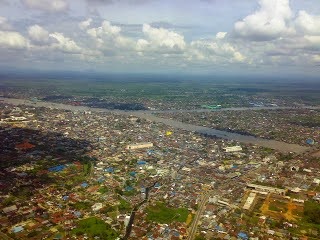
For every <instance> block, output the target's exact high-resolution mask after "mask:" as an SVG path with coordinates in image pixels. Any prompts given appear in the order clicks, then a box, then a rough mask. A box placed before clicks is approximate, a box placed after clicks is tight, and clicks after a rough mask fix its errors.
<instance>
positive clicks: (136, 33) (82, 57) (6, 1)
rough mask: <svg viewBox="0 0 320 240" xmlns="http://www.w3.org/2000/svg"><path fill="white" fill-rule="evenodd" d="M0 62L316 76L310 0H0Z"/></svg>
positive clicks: (319, 22)
mask: <svg viewBox="0 0 320 240" xmlns="http://www.w3.org/2000/svg"><path fill="white" fill-rule="evenodd" d="M0 68H1V69H8V68H9V69H10V68H14V69H31V70H50V71H66V70H67V71H68V70H71V71H84V72H85V71H90V72H92V71H93V72H105V73H110V72H126V73H127V72H142V73H143V72H146V73H184V74H185V73H193V74H194V73H219V74H223V73H226V74H246V73H254V74H261V75H276V74H281V75H286V74H290V75H292V74H299V75H302V76H303V75H306V76H309V75H310V76H317V75H318V74H319V73H320V70H319V69H320V1H318V0H0Z"/></svg>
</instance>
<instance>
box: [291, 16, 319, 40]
mask: <svg viewBox="0 0 320 240" xmlns="http://www.w3.org/2000/svg"><path fill="white" fill-rule="evenodd" d="M296 26H297V29H299V30H300V31H302V33H304V34H309V35H318V34H319V35H320V15H319V16H314V15H310V14H308V13H307V12H306V11H299V14H298V17H297V19H296Z"/></svg>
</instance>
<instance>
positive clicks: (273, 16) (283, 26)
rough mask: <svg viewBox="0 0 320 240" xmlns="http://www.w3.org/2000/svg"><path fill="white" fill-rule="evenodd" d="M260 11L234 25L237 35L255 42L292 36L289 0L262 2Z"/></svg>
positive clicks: (263, 0)
mask: <svg viewBox="0 0 320 240" xmlns="http://www.w3.org/2000/svg"><path fill="white" fill-rule="evenodd" d="M259 4H260V9H259V10H258V11H256V12H254V13H253V14H251V15H248V16H246V17H245V18H244V19H243V20H242V21H238V22H236V23H235V25H234V31H235V33H236V35H238V36H240V37H243V38H248V39H250V40H255V41H267V40H272V39H277V38H279V37H281V36H283V35H288V34H292V33H293V32H294V30H293V29H292V28H291V27H290V26H288V22H289V21H290V19H291V18H292V15H293V14H292V11H291V8H290V6H289V0H260V1H259Z"/></svg>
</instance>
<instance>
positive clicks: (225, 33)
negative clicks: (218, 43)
mask: <svg viewBox="0 0 320 240" xmlns="http://www.w3.org/2000/svg"><path fill="white" fill-rule="evenodd" d="M226 35H227V32H218V33H217V34H216V39H224V38H225V37H226Z"/></svg>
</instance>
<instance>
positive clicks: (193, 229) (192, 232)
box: [187, 193, 210, 240]
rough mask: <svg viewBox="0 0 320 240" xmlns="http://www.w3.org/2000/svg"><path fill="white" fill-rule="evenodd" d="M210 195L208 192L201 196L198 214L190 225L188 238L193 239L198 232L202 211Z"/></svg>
mask: <svg viewBox="0 0 320 240" xmlns="http://www.w3.org/2000/svg"><path fill="white" fill-rule="evenodd" d="M209 196H210V193H206V194H204V195H203V196H202V197H201V200H200V204H199V207H198V211H197V213H196V215H195V216H194V219H193V221H192V224H191V227H190V231H189V234H188V238H187V239H188V240H193V239H194V237H195V234H196V233H197V229H198V224H199V220H200V218H201V216H202V213H203V211H204V209H205V207H206V204H207V202H208V199H209Z"/></svg>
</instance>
